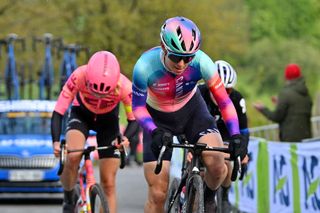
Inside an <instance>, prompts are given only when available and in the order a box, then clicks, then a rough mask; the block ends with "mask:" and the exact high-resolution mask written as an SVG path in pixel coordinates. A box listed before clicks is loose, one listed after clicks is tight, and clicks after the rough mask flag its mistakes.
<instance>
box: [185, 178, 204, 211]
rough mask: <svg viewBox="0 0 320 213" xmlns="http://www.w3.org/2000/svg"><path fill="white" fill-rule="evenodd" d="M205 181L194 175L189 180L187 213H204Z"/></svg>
mask: <svg viewBox="0 0 320 213" xmlns="http://www.w3.org/2000/svg"><path fill="white" fill-rule="evenodd" d="M203 194H204V191H203V180H202V178H201V176H200V175H198V174H193V175H191V176H190V178H189V179H188V180H187V202H186V213H204V197H203Z"/></svg>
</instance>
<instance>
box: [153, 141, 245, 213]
mask: <svg viewBox="0 0 320 213" xmlns="http://www.w3.org/2000/svg"><path fill="white" fill-rule="evenodd" d="M180 141H181V144H180V143H179V144H175V143H172V144H168V143H166V142H165V143H164V146H163V147H162V148H161V151H160V154H159V158H158V161H157V165H156V168H155V171H154V172H155V173H156V174H158V173H159V172H160V171H161V167H162V156H163V154H164V152H165V150H166V148H167V147H170V148H182V149H185V150H187V151H188V152H191V153H192V160H191V162H187V160H186V155H187V152H184V157H183V166H182V169H181V173H182V175H181V179H179V178H174V179H173V180H172V182H171V184H170V187H169V190H168V194H167V200H166V204H165V209H166V211H167V212H170V213H171V212H176V213H180V212H186V213H204V212H205V198H204V191H205V187H204V186H205V185H204V181H203V178H202V175H201V172H203V171H204V167H203V165H202V162H201V154H202V152H203V151H218V152H223V153H230V151H229V149H228V148H225V147H210V146H208V145H207V144H204V143H196V144H189V143H188V141H187V140H186V139H185V137H180ZM228 160H230V159H228ZM233 164H234V165H233V170H232V175H231V180H232V181H235V180H236V178H237V175H238V172H239V171H241V167H240V157H238V158H237V159H235V160H233ZM183 188H184V189H185V193H184V196H185V197H184V199H183V200H184V201H183V202H182V203H181V201H182V199H181V197H180V195H181V192H182V190H183Z"/></svg>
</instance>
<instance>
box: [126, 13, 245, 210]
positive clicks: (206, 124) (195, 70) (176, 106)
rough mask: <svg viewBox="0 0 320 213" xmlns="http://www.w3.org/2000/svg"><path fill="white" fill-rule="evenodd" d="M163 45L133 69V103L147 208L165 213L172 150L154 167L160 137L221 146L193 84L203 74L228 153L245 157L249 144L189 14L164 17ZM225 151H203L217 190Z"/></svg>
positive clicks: (207, 175)
mask: <svg viewBox="0 0 320 213" xmlns="http://www.w3.org/2000/svg"><path fill="white" fill-rule="evenodd" d="M160 38H161V46H159V47H154V48H152V49H150V50H149V51H147V52H145V53H144V54H142V55H141V57H140V58H139V59H138V61H137V63H136V64H135V66H134V70H133V85H132V88H133V97H132V106H133V112H134V115H135V118H136V120H137V121H138V122H139V123H140V124H141V126H142V127H143V130H144V132H143V146H144V147H143V148H144V159H143V160H144V174H145V178H146V180H147V183H148V187H149V190H148V198H147V201H146V203H145V212H152V213H155V212H163V211H164V202H165V198H166V192H167V188H168V183H169V170H170V159H171V155H172V150H167V152H166V153H165V154H164V157H163V160H164V161H163V167H162V170H161V172H160V173H159V174H158V175H156V174H155V173H154V168H155V165H156V160H157V158H158V155H159V152H160V149H161V147H162V145H163V142H164V139H167V138H169V139H170V142H172V135H180V134H185V136H186V138H187V140H188V141H189V142H190V143H198V142H200V143H206V144H208V145H209V146H223V142H222V139H221V136H220V133H219V131H218V129H217V127H216V124H215V121H214V119H213V117H212V116H211V115H210V113H209V111H208V109H207V107H206V104H205V102H204V100H203V98H202V97H201V94H200V91H199V90H198V89H197V82H198V81H199V80H201V79H203V80H204V81H205V82H206V84H207V86H208V88H209V89H210V91H211V93H212V94H213V96H214V97H215V99H216V101H217V104H218V106H219V109H220V111H221V114H222V116H223V118H224V121H225V122H226V126H227V128H228V130H229V134H230V135H231V138H232V140H233V142H232V143H230V146H229V147H230V150H231V156H230V157H231V158H233V159H235V158H236V157H238V156H241V158H243V157H244V156H245V155H246V154H247V147H246V146H245V143H244V141H243V138H242V136H241V135H240V131H239V125H238V118H237V113H236V110H235V108H234V106H233V104H232V102H231V100H230V99H229V96H228V94H227V93H226V90H225V88H224V86H223V83H222V82H221V80H220V78H219V75H218V72H217V67H216V65H215V63H214V62H213V61H212V60H211V59H210V58H209V57H208V55H207V54H205V53H204V52H203V51H201V50H199V48H200V44H201V35H200V31H199V29H198V27H197V26H196V25H195V24H194V23H193V22H192V21H191V20H189V19H187V18H184V17H174V18H170V19H168V20H166V21H165V23H164V24H163V26H162V27H161V32H160ZM224 157H225V156H224V154H221V153H215V152H204V153H203V155H202V158H203V162H204V165H205V166H206V172H205V175H204V180H205V182H206V185H207V186H208V187H209V188H210V189H212V190H216V189H217V188H218V187H219V186H220V185H221V183H222V182H223V181H225V179H226V178H228V177H229V176H227V174H228V171H231V169H230V165H229V163H226V162H225V161H224Z"/></svg>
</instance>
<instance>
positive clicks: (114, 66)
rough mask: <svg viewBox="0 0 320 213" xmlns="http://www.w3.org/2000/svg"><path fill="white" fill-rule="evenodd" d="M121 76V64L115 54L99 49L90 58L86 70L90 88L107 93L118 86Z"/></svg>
mask: <svg viewBox="0 0 320 213" xmlns="http://www.w3.org/2000/svg"><path fill="white" fill-rule="evenodd" d="M119 78H120V65H119V62H118V60H117V58H116V56H115V55H113V54H112V53H111V52H108V51H99V52H96V53H95V54H93V56H91V58H90V59H89V62H88V64H87V70H86V83H87V86H88V88H89V89H90V90H91V91H92V92H94V93H97V94H101V95H104V94H107V93H109V91H112V90H114V89H115V88H116V86H117V83H118V81H119Z"/></svg>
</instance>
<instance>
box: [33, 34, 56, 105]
mask: <svg viewBox="0 0 320 213" xmlns="http://www.w3.org/2000/svg"><path fill="white" fill-rule="evenodd" d="M36 42H42V43H44V45H45V58H44V64H43V67H42V69H41V72H40V79H39V98H40V99H41V100H43V99H45V94H44V91H46V93H47V94H46V95H47V96H46V99H47V100H50V99H51V89H52V86H53V83H54V67H53V62H52V53H51V52H52V47H56V46H57V43H58V46H59V45H61V43H62V39H61V38H53V35H52V34H50V33H45V34H44V35H43V37H42V38H36V37H34V38H33V48H34V50H35V49H36Z"/></svg>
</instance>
